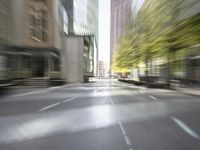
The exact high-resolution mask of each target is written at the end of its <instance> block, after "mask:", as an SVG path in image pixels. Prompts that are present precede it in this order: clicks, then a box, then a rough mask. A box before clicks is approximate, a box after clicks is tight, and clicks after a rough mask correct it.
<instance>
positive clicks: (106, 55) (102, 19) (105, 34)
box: [99, 0, 110, 63]
mask: <svg viewBox="0 0 200 150" xmlns="http://www.w3.org/2000/svg"><path fill="white" fill-rule="evenodd" d="M99 60H101V61H105V62H108V63H109V62H110V0H100V1H99Z"/></svg>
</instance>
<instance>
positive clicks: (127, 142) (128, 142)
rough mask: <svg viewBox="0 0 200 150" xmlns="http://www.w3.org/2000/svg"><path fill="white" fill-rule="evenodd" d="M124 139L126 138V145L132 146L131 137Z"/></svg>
mask: <svg viewBox="0 0 200 150" xmlns="http://www.w3.org/2000/svg"><path fill="white" fill-rule="evenodd" d="M124 138H125V141H126V144H127V145H131V142H130V140H129V137H128V136H124Z"/></svg>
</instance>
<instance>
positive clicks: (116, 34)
mask: <svg viewBox="0 0 200 150" xmlns="http://www.w3.org/2000/svg"><path fill="white" fill-rule="evenodd" d="M131 7H132V0H123V1H122V0H111V33H110V51H111V54H110V56H111V60H112V55H113V52H114V50H115V47H116V44H117V42H118V41H119V40H120V38H121V37H122V35H123V33H124V31H125V30H126V28H127V26H128V22H129V19H130V17H131Z"/></svg>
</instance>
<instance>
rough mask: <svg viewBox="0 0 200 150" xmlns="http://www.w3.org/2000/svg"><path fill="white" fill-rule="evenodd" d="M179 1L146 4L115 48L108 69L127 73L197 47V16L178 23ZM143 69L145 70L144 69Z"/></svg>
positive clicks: (159, 0) (199, 30)
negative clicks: (127, 70)
mask: <svg viewBox="0 0 200 150" xmlns="http://www.w3.org/2000/svg"><path fill="white" fill-rule="evenodd" d="M182 2H183V0H146V1H145V2H144V4H143V6H142V8H141V9H140V10H139V12H138V13H137V14H136V15H134V17H132V18H131V20H130V22H129V26H128V27H127V31H126V32H125V34H124V35H123V37H122V38H121V40H120V42H119V43H118V45H117V48H116V51H115V53H114V55H113V60H112V62H113V63H112V68H113V69H114V70H115V69H116V68H118V69H120V68H121V69H123V68H126V69H130V68H133V67H137V66H138V64H140V63H145V62H150V61H152V60H153V59H154V58H156V57H162V58H163V59H167V58H168V60H169V58H170V57H171V56H173V54H175V53H177V51H184V52H183V53H185V54H187V53H188V52H185V51H187V47H190V46H191V45H195V44H199V43H200V25H199V22H200V17H199V16H200V15H199V14H197V15H196V16H193V17H191V18H188V19H185V20H180V19H179V16H180V9H181V8H180V6H181V3H182ZM146 67H147V66H146Z"/></svg>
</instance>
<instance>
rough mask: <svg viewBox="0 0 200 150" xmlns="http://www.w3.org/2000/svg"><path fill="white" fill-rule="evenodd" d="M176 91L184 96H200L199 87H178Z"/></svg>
mask: <svg viewBox="0 0 200 150" xmlns="http://www.w3.org/2000/svg"><path fill="white" fill-rule="evenodd" d="M177 90H178V91H180V92H182V93H185V94H190V95H197V96H200V87H199V88H194V87H178V88H177Z"/></svg>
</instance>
